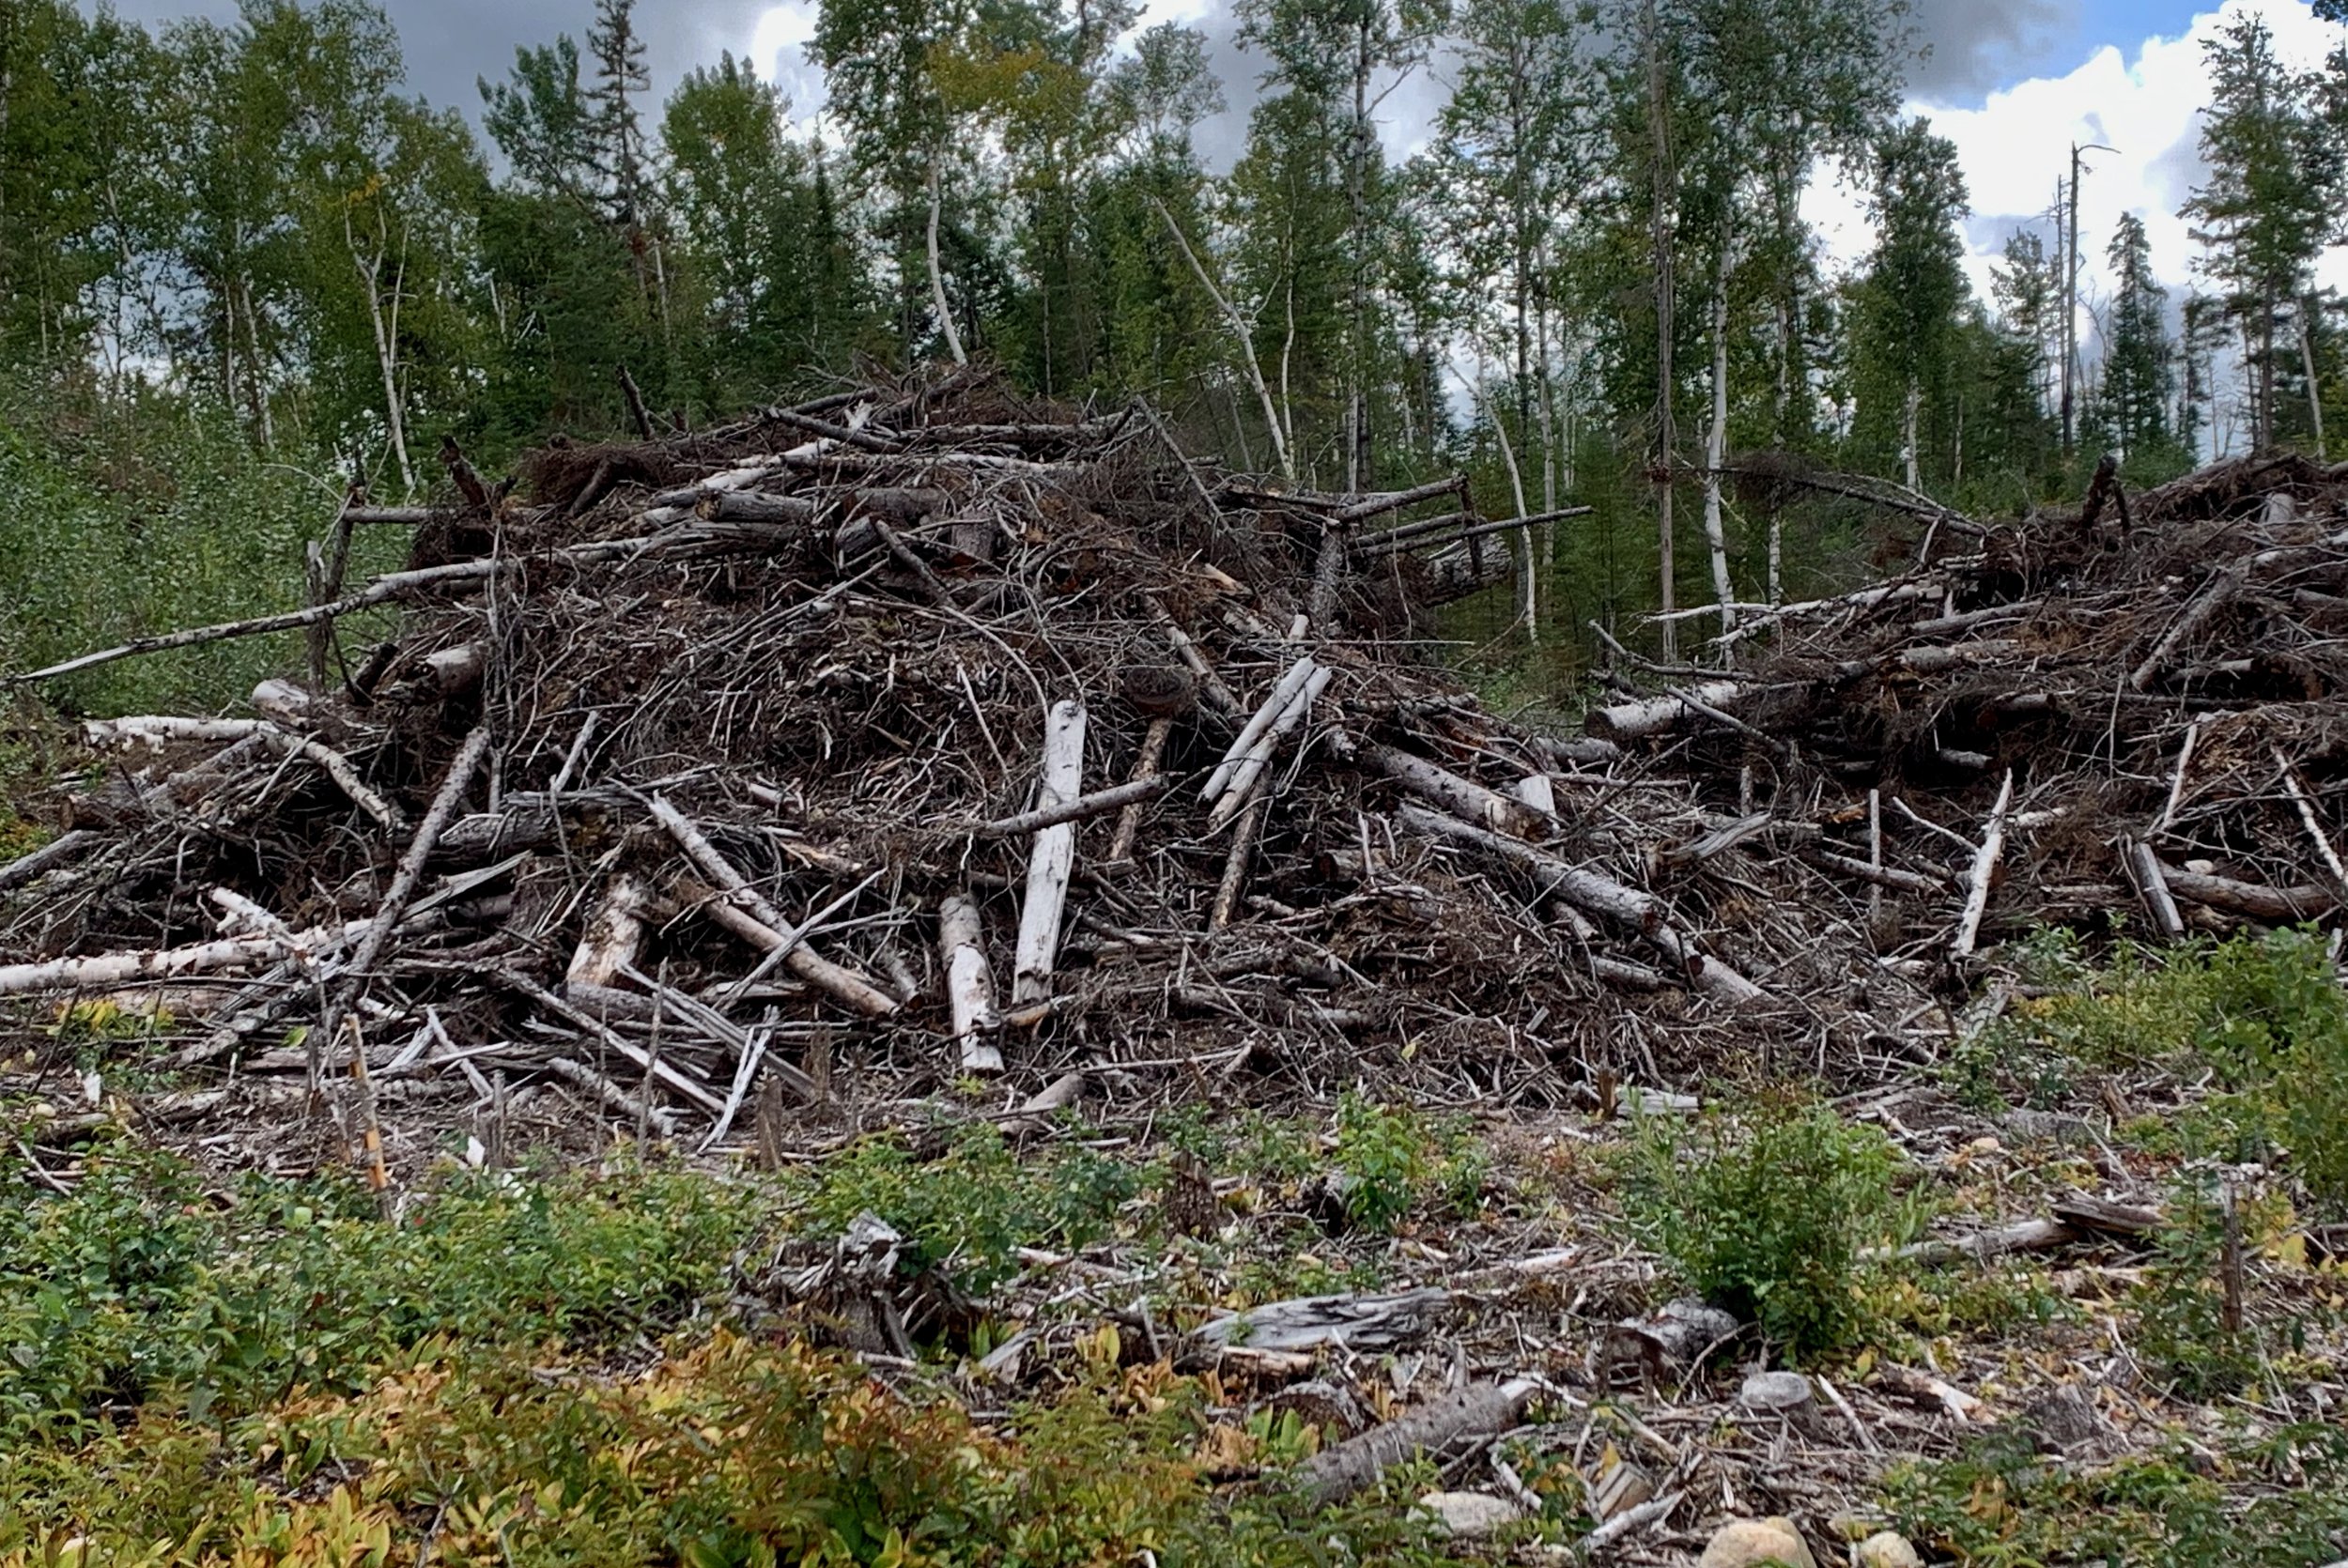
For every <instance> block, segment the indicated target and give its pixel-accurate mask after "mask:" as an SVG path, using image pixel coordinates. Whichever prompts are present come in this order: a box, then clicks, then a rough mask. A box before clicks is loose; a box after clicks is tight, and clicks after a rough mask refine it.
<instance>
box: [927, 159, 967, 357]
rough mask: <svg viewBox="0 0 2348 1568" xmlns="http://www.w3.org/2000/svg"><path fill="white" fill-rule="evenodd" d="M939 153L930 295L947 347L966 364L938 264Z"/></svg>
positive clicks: (933, 183)
mask: <svg viewBox="0 0 2348 1568" xmlns="http://www.w3.org/2000/svg"><path fill="white" fill-rule="evenodd" d="M938 207H939V197H938V192H937V154H936V153H935V151H933V152H931V154H930V297H931V299H932V300H935V302H936V305H937V322H938V325H939V326H940V327H942V328H944V329H945V331H946V349H947V352H949V353H950V354H952V355H953V357H954V363H956V364H958V365H965V364H968V363H969V362H970V356H969V355H967V354H965V353H964V352H963V351H962V332H961V330H960V329H958V328H957V327H955V325H954V311H953V307H952V306H951V305H950V304H948V303H947V302H946V274H945V272H944V271H943V270H942V269H940V268H939V267H938V265H937V209H938Z"/></svg>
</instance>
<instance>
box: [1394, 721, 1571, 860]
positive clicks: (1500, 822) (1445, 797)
mask: <svg viewBox="0 0 2348 1568" xmlns="http://www.w3.org/2000/svg"><path fill="white" fill-rule="evenodd" d="M1354 752H1355V756H1356V758H1357V759H1358V761H1361V762H1363V763H1364V764H1366V765H1367V766H1368V767H1370V768H1371V769H1373V770H1374V771H1376V772H1379V773H1383V774H1384V775H1385V776H1387V777H1388V778H1391V779H1393V780H1394V781H1395V782H1396V783H1398V784H1399V785H1401V786H1402V788H1403V789H1405V790H1407V791H1408V792H1411V793H1412V794H1414V795H1416V796H1418V797H1419V798H1420V799H1421V800H1425V801H1429V802H1432V803H1433V804H1434V805H1437V806H1440V807H1443V808H1444V810H1445V811H1448V812H1450V813H1451V814H1452V815H1453V816H1455V817H1457V818H1459V819H1460V821H1461V822H1473V823H1475V825H1476V826H1478V827H1482V828H1489V829H1491V830H1492V831H1494V832H1498V833H1506V834H1511V835H1514V836H1515V837H1516V838H1539V837H1541V836H1542V835H1543V834H1544V833H1546V832H1547V831H1548V830H1549V829H1550V828H1551V827H1552V826H1553V825H1554V819H1552V818H1549V817H1544V816H1542V815H1541V814H1540V813H1539V812H1537V811H1536V810H1534V809H1533V808H1532V807H1529V806H1527V805H1525V804H1524V802H1522V801H1521V800H1512V799H1510V798H1509V797H1508V796H1506V795H1504V794H1501V793H1500V792H1497V791H1494V790H1488V789H1486V788H1485V787H1484V786H1483V785H1481V784H1478V783H1476V782H1475V780H1473V779H1469V778H1462V777H1460V776H1459V775H1458V774H1456V773H1452V772H1450V771H1448V770H1446V769H1444V768H1439V767H1437V766H1436V765H1435V764H1434V763H1432V762H1429V761H1427V760H1426V759H1424V758H1420V757H1413V756H1412V755H1411V754H1410V753H1409V752H1407V751H1400V750H1398V749H1396V748H1395V747H1393V746H1385V745H1383V744H1381V743H1379V742H1376V741H1366V742H1361V743H1359V744H1357V745H1356V746H1355V747H1354Z"/></svg>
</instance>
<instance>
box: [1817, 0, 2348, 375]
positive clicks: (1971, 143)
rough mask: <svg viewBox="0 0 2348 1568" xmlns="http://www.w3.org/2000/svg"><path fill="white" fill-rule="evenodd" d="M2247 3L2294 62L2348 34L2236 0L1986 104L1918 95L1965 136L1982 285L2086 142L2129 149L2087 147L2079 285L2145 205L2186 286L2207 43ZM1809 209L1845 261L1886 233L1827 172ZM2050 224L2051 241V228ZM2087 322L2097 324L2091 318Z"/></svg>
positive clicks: (2340, 263) (2280, 1)
mask: <svg viewBox="0 0 2348 1568" xmlns="http://www.w3.org/2000/svg"><path fill="white" fill-rule="evenodd" d="M2245 13H2253V14H2256V15H2259V16H2262V17H2263V18H2264V19H2265V21H2266V23H2267V25H2268V26H2269V27H2270V28H2271V29H2273V31H2274V35H2275V46H2276V51H2277V53H2278V55H2280V56H2281V57H2282V58H2283V59H2284V60H2286V61H2289V62H2293V63H2295V64H2299V65H2303V66H2313V65H2316V64H2319V63H2320V62H2321V61H2322V59H2323V58H2324V56H2325V54H2326V53H2327V52H2328V51H2329V50H2330V49H2331V48H2332V47H2333V46H2334V45H2336V44H2338V43H2339V42H2340V37H2341V35H2340V29H2339V28H2338V27H2336V26H2332V25H2329V24H2326V23H2322V22H2319V21H2317V20H2316V18H2315V16H2314V13H2313V12H2311V11H2310V10H2309V8H2308V7H2307V5H2306V4H2305V3H2304V0H2228V3H2227V4H2226V5H2225V6H2224V7H2223V8H2221V9H2217V10H2211V11H2207V12H2203V13H2202V14H2201V15H2198V16H2196V17H2195V18H2194V19H2193V21H2192V23H2191V24H2190V25H2189V26H2188V27H2187V29H2186V32H2185V34H2184V36H2183V37H2180V38H2163V37H2160V36H2157V35H2155V36H2154V37H2151V38H2146V39H2145V40H2144V41H2143V42H2142V43H2141V44H2140V45H2139V46H2138V47H2137V48H2136V50H2135V53H2134V54H2133V56H2129V55H2124V54H2123V53H2122V52H2121V51H2120V50H2119V49H2117V48H2115V47H2112V46H2110V45H2106V46H2105V47H2104V48H2102V49H2099V50H2097V51H2096V52H2095V53H2094V54H2093V55H2091V56H2090V57H2089V58H2088V59H2087V60H2086V61H2085V62H2084V63H2082V64H2081V65H2079V66H2078V68H2077V69H2074V70H2072V71H2071V72H2070V73H2069V74H2067V75H2064V76H2055V77H2034V78H2031V79H2030V80H2028V81H2024V82H2019V83H2016V84H2015V85H2013V86H2011V87H2007V88H2004V89H2001V90H2000V91H1998V92H1994V93H1992V94H1990V95H1989V97H1988V99H1987V100H1986V101H1985V102H1984V103H1983V104H1982V105H1981V107H1979V108H1977V109H1948V108H1934V107H1932V106H1930V105H1927V104H1924V103H1921V102H1912V103H1910V104H1909V105H1908V108H1909V111H1910V112H1911V113H1915V114H1922V115H1930V116H1931V119H1932V124H1933V129H1934V130H1935V131H1938V132H1939V133H1940V134H1941V135H1943V136H1946V137H1948V138H1949V139H1950V140H1951V141H1952V142H1954V143H1955V144H1956V151H1957V161H1958V163H1959V165H1960V166H1961V167H1962V168H1963V170H1964V172H1965V183H1966V186H1967V188H1968V189H1969V191H1970V193H1971V196H1972V207H1973V211H1974V213H1975V215H1976V216H1975V218H1974V221H1973V222H1972V223H1970V225H1969V226H1968V246H1969V250H1970V256H1969V258H1968V267H1969V270H1970V272H1971V274H1972V279H1973V284H1974V287H1975V288H1976V289H1978V290H1980V291H1981V292H1982V293H1983V294H1984V295H1986V293H1987V290H1988V286H1989V267H1990V263H1991V262H1993V261H1994V260H1996V259H1997V256H1998V253H1999V251H2000V249H2001V248H2002V247H2003V245H2004V243H2005V239H2006V237H2007V236H2008V235H2010V234H2012V233H2013V232H2014V231H2015V230H2016V228H2019V227H2024V226H2029V225H2031V224H2033V223H2038V222H2039V221H2040V220H2041V219H2042V218H2043V215H2044V214H2045V213H2046V212H2047V209H2048V208H2049V207H2050V206H2051V205H2052V203H2053V201H2054V198H2055V184H2056V181H2057V180H2058V179H2061V178H2065V177H2068V175H2069V172H2070V167H2069V166H2070V152H2071V146H2072V144H2073V143H2075V142H2076V143H2078V144H2079V145H2081V146H2087V145H2089V144H2093V143H2102V144H2104V145H2105V146H2110V147H2113V148H2116V149H2117V150H2116V151H2113V152H2093V153H2089V154H2088V155H2087V163H2086V166H2087V176H2086V177H2085V178H2084V179H2082V180H2080V182H2079V232H2080V238H2081V243H2080V251H2081V253H2082V262H2081V266H2080V287H2081V291H2082V292H2083V293H2085V294H2087V295H2088V296H2090V297H2091V298H2100V297H2101V296H2102V295H2104V294H2105V293H2108V292H2109V281H2108V272H2107V269H2106V268H2105V266H2104V247H2105V246H2106V245H2107V244H2108V243H2109V240H2110V238H2111V232H2112V229H2113V228H2114V227H2115V226H2116V225H2117V224H2118V223H2119V221H2120V217H2121V214H2123V213H2124V212H2134V213H2136V214H2138V215H2139V217H2141V218H2142V219H2143V220H2144V223H2145V228H2146V231H2147V233H2148V235H2149V236H2150V238H2151V239H2152V244H2153V267H2154V270H2155V271H2156V272H2157V273H2158V274H2159V276H2160V278H2161V280H2162V281H2163V282H2164V283H2166V284H2169V285H2170V290H2171V293H2172V295H2175V294H2181V293H2182V292H2183V290H2184V289H2185V287H2186V286H2187V285H2188V284H2190V283H2191V282H2192V281H2193V271H2192V267H2193V263H2194V262H2195V260H2196V259H2197V258H2198V256H2199V254H2200V247H2199V246H2197V245H2195V244H2194V243H2193V241H2192V239H2191V238H2190V237H2189V236H2188V235H2187V234H2186V223H2185V220H2184V219H2182V218H2180V217H2178V216H2177V208H2179V206H2181V205H2182V204H2183V203H2184V202H2185V200H2186V197H2187V196H2188V195H2189V194H2190V193H2191V191H2192V187H2193V185H2194V184H2195V183H2196V182H2197V181H2198V180H2199V178H2200V177H2201V155H2200V150H2199V144H2200V140H2201V111H2202V110H2203V108H2204V107H2205V106H2206V105H2207V104H2208V102H2209V98H2210V81H2209V71H2208V69H2207V67H2206V66H2205V64H2204V63H2203V54H2202V46H2203V44H2204V43H2205V42H2207V41H2208V40H2209V39H2211V38H2216V37H2217V34H2218V32H2219V30H2220V28H2221V27H2222V26H2223V25H2224V24H2225V23H2227V22H2229V21H2231V20H2232V18H2234V17H2236V16H2239V15H2242V14H2245ZM1804 210H1805V211H1806V212H1807V213H1808V214H1809V216H1810V217H1811V219H1812V221H1813V222H1814V223H1816V224H1817V225H1818V228H1819V231H1820V233H1821V235H1822V236H1823V237H1824V238H1825V240H1826V244H1827V248H1828V252H1829V254H1830V255H1831V256H1832V257H1833V258H1834V259H1835V260H1836V261H1838V262H1840V263H1843V264H1844V265H1850V264H1853V263H1856V262H1857V261H1858V260H1859V259H1860V258H1861V257H1862V256H1863V255H1864V254H1866V251H1867V249H1868V247H1869V246H1870V245H1871V244H1872V243H1873V241H1874V234H1873V231H1872V228H1871V227H1870V225H1869V224H1868V223H1867V221H1866V216H1865V211H1864V202H1863V193H1862V192H1859V191H1857V190H1853V189H1848V188H1838V187H1837V186H1836V185H1835V184H1834V183H1833V182H1831V181H1821V182H1820V183H1819V184H1818V185H1816V186H1814V188H1813V189H1812V191H1811V192H1810V194H1809V197H1808V199H1807V200H1806V201H1805V203H1804ZM2046 232H2047V235H2048V237H2049V238H2051V237H2052V231H2051V229H2050V228H2049V229H2047V231H2046ZM2325 281H2326V282H2327V283H2348V257H2341V256H2339V255H2335V256H2334V257H2332V258H2331V259H2330V260H2329V261H2328V262H2327V264H2326V267H2325ZM2081 329H2082V331H2086V330H2088V324H2087V323H2086V322H2085V321H2084V320H2083V321H2082V322H2081Z"/></svg>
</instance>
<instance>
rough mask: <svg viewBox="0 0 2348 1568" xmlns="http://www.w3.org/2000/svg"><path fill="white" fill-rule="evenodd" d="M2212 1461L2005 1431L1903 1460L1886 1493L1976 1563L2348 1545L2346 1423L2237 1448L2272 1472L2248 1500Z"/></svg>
mask: <svg viewBox="0 0 2348 1568" xmlns="http://www.w3.org/2000/svg"><path fill="white" fill-rule="evenodd" d="M2210 1468H2211V1467H2210V1466H2209V1464H2208V1463H2207V1461H2206V1460H2205V1459H2201V1458H2197V1457H2194V1456H2189V1455H2186V1454H2184V1453H2178V1454H2175V1455H2166V1454H2163V1455H2153V1456H2146V1457H2139V1458H2131V1459H2127V1460H2124V1461H2122V1462H2121V1463H2119V1464H2116V1465H2113V1466H2110V1467H2109V1468H2102V1469H2085V1470H2081V1469H2076V1468H2072V1467H2069V1466H2063V1465H2047V1464H2046V1463H2044V1462H2043V1460H2042V1458H2041V1456H2040V1455H2039V1454H2038V1453H2036V1452H2035V1451H2034V1450H2033V1449H2032V1447H2031V1443H2030V1441H2029V1439H2028V1438H2027V1437H2025V1436H2023V1435H2021V1434H2018V1433H2014V1432H2006V1433H2000V1434H1995V1435H1992V1436H1989V1437H1984V1438H1981V1439H1979V1440H1977V1441H1976V1442H1974V1443H1973V1444H1971V1445H1970V1447H1968V1448H1967V1450H1966V1451H1965V1452H1964V1453H1961V1454H1960V1455H1958V1456H1957V1457H1956V1458H1954V1459H1951V1460H1945V1461H1939V1462H1931V1463H1919V1464H1909V1465H1902V1466H1898V1467H1895V1468H1893V1469H1892V1471H1891V1472H1890V1473H1889V1474H1888V1475H1887V1476H1886V1478H1885V1481H1884V1498H1885V1501H1886V1504H1887V1506H1888V1508H1889V1511H1890V1512H1891V1514H1892V1516H1893V1518H1894V1519H1895V1521H1896V1522H1897V1524H1898V1526H1899V1528H1900V1529H1901V1530H1903V1531H1904V1532H1905V1533H1907V1534H1908V1535H1909V1536H1911V1537H1912V1538H1914V1539H1915V1540H1917V1541H1918V1542H1920V1543H1922V1544H1924V1545H1928V1546H1931V1547H1934V1548H1936V1549H1937V1550H1938V1552H1939V1554H1941V1555H1945V1556H1949V1557H1953V1558H1954V1559H1955V1560H1959V1561H1962V1562H1966V1563H1970V1564H1975V1565H1978V1568H2062V1565H2069V1564H2078V1565H2080V1568H2087V1565H2090V1564H2096V1565H2101V1564H2108V1563H2139V1562H2142V1563H2155V1562H2157V1563H2188V1562H2189V1563H2193V1564H2196V1565H2197V1568H2298V1565H2300V1564H2304V1563H2309V1562H2324V1561H2328V1560H2331V1559H2332V1558H2333V1557H2335V1556H2337V1555H2338V1554H2339V1552H2340V1549H2341V1548H2342V1547H2343V1545H2348V1433H2343V1432H2341V1431H2340V1429H2339V1428H2337V1427H2333V1426H2324V1427H2317V1426H2299V1427H2293V1428H2288V1429H2285V1430H2283V1431H2280V1432H2278V1433H2277V1434H2275V1435H2274V1437H2272V1438H2271V1439H2270V1440H2268V1441H2267V1442H2265V1443H2263V1444H2262V1445H2260V1446H2258V1447H2256V1448H2246V1449H2242V1450H2238V1451H2236V1452H2235V1453H2232V1454H2229V1455H2227V1456H2225V1459H2224V1463H2223V1468H2224V1469H2225V1470H2227V1471H2229V1472H2232V1477H2233V1479H2235V1480H2236V1481H2245V1480H2259V1481H2265V1482H2268V1483H2269V1484H2266V1485H2263V1486H2261V1487H2259V1488H2258V1491H2257V1495H2256V1496H2255V1497H2254V1498H2253V1499H2252V1500H2250V1501H2249V1502H2248V1505H2247V1506H2241V1507H2232V1508H2230V1507H2228V1506H2227V1505H2226V1500H2225V1496H2224V1492H2223V1490H2222V1489H2221V1487H2220V1486H2219V1484H2218V1483H2217V1480H2215V1479H2213V1478H2212V1477H2211V1476H2210V1475H2209V1474H2207V1473H2206V1472H2207V1471H2208V1470H2209V1469H2210ZM2286 1478H2287V1479H2286Z"/></svg>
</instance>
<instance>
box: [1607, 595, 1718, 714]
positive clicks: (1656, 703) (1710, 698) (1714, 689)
mask: <svg viewBox="0 0 2348 1568" xmlns="http://www.w3.org/2000/svg"><path fill="white" fill-rule="evenodd" d="M1705 613H1706V614H1707V615H1708V614H1710V613H1712V611H1711V609H1709V608H1707V610H1706V611H1705ZM1746 689H1747V688H1746V687H1745V685H1744V684H1743V683H1742V682H1738V681H1707V682H1706V683H1705V684H1702V685H1699V686H1697V687H1695V688H1694V689H1693V690H1692V691H1691V692H1689V693H1688V697H1692V698H1694V699H1696V700H1697V701H1699V702H1702V703H1704V704H1705V705H1706V706H1707V707H1713V708H1723V709H1724V708H1726V707H1727V706H1728V705H1729V704H1731V703H1734V702H1735V701H1736V700H1737V699H1738V698H1740V697H1742V696H1744V695H1745V692H1746ZM1696 712H1697V710H1696V709H1695V708H1692V707H1691V706H1690V705H1689V703H1688V700H1687V698H1685V697H1681V696H1678V695H1676V694H1675V695H1673V696H1669V697H1656V698H1649V699H1645V700H1642V701H1636V702H1615V703H1612V704H1609V705H1608V706H1606V707H1603V708H1593V709H1591V710H1590V715H1589V717H1588V719H1587V720H1586V721H1585V723H1586V724H1587V727H1588V729H1589V731H1590V733H1591V734H1593V735H1596V736H1598V737H1599V738H1600V739H1602V740H1610V741H1615V742H1621V741H1630V740H1642V739H1645V737H1647V736H1650V735H1661V734H1662V733H1664V732H1665V731H1667V730H1674V729H1676V728H1677V727H1678V726H1679V724H1680V723H1681V722H1682V721H1683V720H1685V719H1686V718H1687V717H1688V716H1689V715H1691V714H1694V713H1696Z"/></svg>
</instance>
